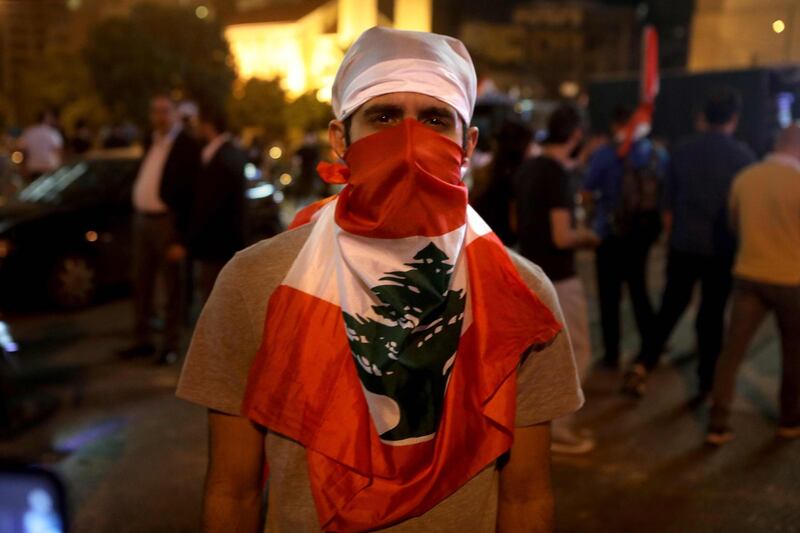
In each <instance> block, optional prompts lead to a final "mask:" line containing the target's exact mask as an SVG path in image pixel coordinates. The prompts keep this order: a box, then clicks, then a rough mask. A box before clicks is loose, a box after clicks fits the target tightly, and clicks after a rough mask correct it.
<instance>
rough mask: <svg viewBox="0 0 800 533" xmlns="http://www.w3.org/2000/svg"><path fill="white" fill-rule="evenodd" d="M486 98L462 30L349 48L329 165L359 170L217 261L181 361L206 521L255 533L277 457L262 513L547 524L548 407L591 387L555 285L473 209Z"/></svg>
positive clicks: (337, 171) (337, 93) (289, 525)
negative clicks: (200, 425) (203, 475)
mask: <svg viewBox="0 0 800 533" xmlns="http://www.w3.org/2000/svg"><path fill="white" fill-rule="evenodd" d="M475 94H476V76H475V70H474V67H473V65H472V61H471V59H470V57H469V55H468V53H467V51H466V49H465V48H464V46H463V44H462V43H461V42H460V41H458V40H456V39H453V38H450V37H445V36H441V35H436V34H429V33H420V32H405V31H398V30H391V29H386V28H372V29H370V30H368V31H367V32H365V33H364V34H363V35H362V36H361V37H360V38H359V39H358V40H357V41H356V42H355V43H354V44H353V46H351V48H350V49H349V50H348V53H347V54H346V56H345V58H344V60H343V62H342V65H341V66H340V68H339V71H338V73H337V76H336V80H335V82H334V85H333V109H334V114H335V116H336V120H334V121H332V122H331V123H330V127H329V139H330V142H331V146H332V147H333V149H334V150H335V151H336V153H337V154H339V155H340V156H341V157H342V158H343V160H344V161H345V163H346V166H345V165H340V164H337V165H330V164H328V165H321V166H320V172H321V174H322V175H323V177H324V178H325V179H326V180H328V181H329V182H339V183H342V182H346V183H347V185H346V187H345V188H344V189H343V190H342V192H341V193H340V194H339V195H338V196H337V197H335V198H334V199H332V200H329V201H327V202H326V203H321V204H318V205H316V206H314V208H313V209H312V211H309V212H305V213H303V215H304V220H308V221H309V222H308V223H306V224H303V225H300V226H297V227H296V229H294V230H292V231H289V232H286V233H283V234H281V235H278V236H277V237H275V238H273V239H270V240H268V241H264V242H262V243H260V244H257V245H255V246H253V247H251V248H249V249H247V250H246V251H244V252H241V253H239V254H238V255H237V256H236V257H235V258H234V259H233V261H231V262H230V263H229V264H228V265H227V266H226V267H225V269H223V271H222V273H221V274H220V277H219V279H218V280H217V284H216V286H215V287H214V290H213V292H212V294H211V298H210V299H209V302H208V304H207V305H206V307H205V309H204V311H203V314H202V316H201V317H200V321H199V323H198V326H197V330H196V332H195V337H194V339H193V340H192V345H191V348H190V350H189V354H188V356H187V360H186V363H185V365H184V370H183V374H182V376H181V381H180V383H179V386H178V395H179V396H180V397H182V398H185V399H187V400H190V401H193V402H196V403H199V404H201V405H204V406H206V407H208V408H209V425H210V455H209V457H210V460H209V469H208V474H207V480H206V491H205V506H204V523H205V530H206V531H208V532H216V531H230V530H231V529H235V530H236V531H260V530H261V528H262V526H261V524H260V518H259V517H260V512H261V502H262V489H263V473H264V457H265V453H266V459H267V461H268V463H269V478H268V482H269V505H268V513H267V516H266V525H265V526H263V527H264V528H265V529H264V530H265V531H323V530H324V531H367V530H369V531H374V530H388V531H395V532H400V531H457V530H465V531H467V530H468V531H487V532H489V531H492V532H494V531H501V532H510V531H552V529H553V495H552V490H551V486H550V475H549V445H550V437H549V421H550V420H553V419H555V418H559V417H562V416H565V415H567V414H569V413H570V412H572V411H574V410H576V409H577V408H578V407H579V406H580V404H581V403H582V394H581V392H580V388H579V384H578V380H577V376H576V372H575V366H574V361H573V358H572V355H571V353H570V349H569V342H568V339H567V338H566V336H565V335H559V334H558V331H559V330H560V326H559V324H558V322H556V320H555V319H556V318H560V310H559V308H558V303H557V300H556V297H555V295H554V293H553V290H552V286H551V285H550V283H549V281H548V280H547V279H546V278H545V277H544V275H543V274H542V273H541V271H540V270H538V269H537V268H536V267H533V266H532V265H531V264H530V263H528V262H527V261H525V260H523V259H521V258H519V257H517V256H511V259H510V258H509V254H508V253H507V252H506V250H505V249H504V248H503V247H502V245H501V244H500V243H499V241H498V240H497V238H496V237H495V236H494V235H493V234H492V233H490V232H489V233H487V231H490V230H488V228H487V227H486V226H485V224H484V223H483V222H482V221H480V219H479V218H478V217H477V215H476V214H475V213H474V211H471V210H469V209H468V206H467V191H466V187H465V186H464V184H463V183H462V182H461V170H462V166H463V165H464V164H465V163H466V161H467V158H468V157H469V155H470V154H471V153H472V151H473V149H474V147H475V143H476V141H477V136H478V132H477V129H475V128H467V124H469V121H470V119H471V115H472V110H473V107H474V102H475ZM523 280H524V281H523ZM467 295H469V305H468V306H467ZM537 295H538V296H537ZM539 298H541V299H542V300H539ZM265 317H266V318H265ZM531 348H533V350H534V351H533V352H532V353H530V356H528V357H525V358H522V357H521V355H522V354H523V353H527V352H530V350H531ZM445 390H446V394H445ZM512 438H513V446H512Z"/></svg>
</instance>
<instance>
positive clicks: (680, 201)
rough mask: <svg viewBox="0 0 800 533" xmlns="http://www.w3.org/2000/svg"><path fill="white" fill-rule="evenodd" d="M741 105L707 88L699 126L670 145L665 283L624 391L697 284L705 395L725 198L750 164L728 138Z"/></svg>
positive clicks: (729, 256)
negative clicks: (650, 330) (702, 126)
mask: <svg viewBox="0 0 800 533" xmlns="http://www.w3.org/2000/svg"><path fill="white" fill-rule="evenodd" d="M741 105H742V104H741V96H740V95H739V93H738V92H736V91H735V90H733V89H730V88H725V87H723V88H719V89H716V90H714V91H713V92H712V94H711V95H710V97H709V99H708V100H707V103H706V105H705V111H704V114H705V123H706V126H705V129H704V130H703V131H702V132H700V133H697V134H695V135H693V136H692V137H690V138H689V139H687V140H685V141H683V142H682V143H680V144H678V145H677V146H676V147H675V149H674V150H673V152H672V154H671V157H670V164H669V170H668V173H667V180H666V198H665V200H666V201H665V212H664V226H665V228H666V230H667V233H668V234H669V256H668V259H667V282H666V287H665V288H664V295H663V297H662V300H661V307H660V309H659V311H658V315H657V317H656V323H655V327H654V328H653V333H652V335H650V336H648V337H647V338H646V339H645V342H644V343H643V344H642V349H641V352H640V353H639V356H638V358H637V359H636V361H635V363H634V364H633V366H632V367H631V369H630V370H629V371H628V372H627V374H626V376H625V379H624V382H623V392H625V393H627V394H630V395H632V396H635V397H641V396H642V395H643V394H644V393H645V390H646V380H647V375H648V373H650V372H652V370H653V369H654V368H655V367H656V365H657V364H658V361H659V359H660V356H661V353H662V352H663V351H664V346H665V344H666V342H667V340H668V339H669V337H670V335H671V333H672V330H673V328H674V327H675V324H677V322H678V320H679V319H680V317H681V316H682V315H683V312H684V311H685V310H686V307H687V306H688V305H689V301H690V300H691V298H692V292H693V290H694V287H695V285H696V284H697V283H698V282H699V283H700V289H701V297H700V309H699V311H698V313H697V319H696V321H695V330H696V332H697V349H698V356H699V363H698V370H697V371H698V378H699V383H698V386H699V387H698V391H699V394H698V396H697V398H696V401H697V403H702V402H701V400H704V399H705V397H706V396H707V395H708V394H709V393H710V392H711V387H712V384H713V382H714V367H715V365H716V362H717V358H718V357H719V352H720V350H721V348H722V336H723V321H724V314H725V305H726V303H727V301H728V294H729V293H730V290H731V280H732V278H731V268H732V266H733V258H734V254H735V251H736V240H735V237H734V235H733V234H732V232H731V231H730V227H729V224H728V220H729V218H728V209H727V202H728V196H729V193H730V187H731V183H732V182H733V178H734V176H735V175H736V174H737V173H738V172H739V171H740V170H741V169H743V168H744V167H746V166H747V165H749V164H751V163H752V162H753V161H755V156H754V155H753V152H752V151H750V149H749V148H748V147H747V146H745V145H744V144H742V143H740V142H739V141H737V140H736V139H734V137H733V134H734V132H735V131H736V127H737V125H738V123H739V112H740V110H741Z"/></svg>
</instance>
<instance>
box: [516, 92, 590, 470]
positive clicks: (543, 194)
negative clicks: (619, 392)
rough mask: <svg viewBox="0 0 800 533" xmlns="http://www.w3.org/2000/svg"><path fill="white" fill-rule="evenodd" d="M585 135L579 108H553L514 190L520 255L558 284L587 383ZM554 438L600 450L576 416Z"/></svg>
mask: <svg viewBox="0 0 800 533" xmlns="http://www.w3.org/2000/svg"><path fill="white" fill-rule="evenodd" d="M582 137H583V131H582V128H581V117H580V114H579V113H578V111H577V110H576V109H575V108H574V107H573V106H569V105H564V106H561V107H559V108H557V109H556V110H555V111H553V113H552V114H551V115H550V117H549V119H548V122H547V138H546V139H545V142H544V144H543V150H542V155H541V156H539V157H535V158H533V159H530V160H528V161H527V162H525V163H523V164H522V166H521V167H520V169H519V171H518V172H517V174H516V176H515V184H516V187H515V189H516V190H515V191H514V198H515V200H516V215H517V216H516V219H517V226H518V228H517V229H518V231H517V235H518V236H519V245H520V253H521V254H522V255H523V256H524V257H525V258H527V259H530V260H531V261H533V262H534V263H535V264H537V265H539V266H540V267H541V268H542V269H543V270H544V273H545V274H546V275H547V277H549V278H550V280H551V281H552V282H553V284H554V286H555V289H556V294H557V295H558V300H559V302H560V303H561V307H562V309H563V311H564V318H565V320H566V326H567V329H568V331H569V338H570V341H571V343H572V349H573V351H574V353H575V362H576V363H577V366H578V374H579V376H580V378H581V381H583V380H585V379H586V374H587V372H588V370H589V365H590V364H591V359H592V347H591V341H590V335H589V310H588V305H587V302H586V294H585V292H584V289H583V283H582V282H581V280H580V278H578V275H577V273H576V271H575V250H576V249H579V248H589V247H593V246H596V245H597V244H598V243H599V238H598V237H597V235H596V234H595V233H594V232H592V231H590V230H587V229H586V228H583V227H579V228H575V224H574V220H573V218H574V217H573V213H574V209H575V192H576V191H575V190H574V188H573V187H572V184H571V180H570V176H569V174H568V173H567V168H568V167H569V165H570V164H571V160H570V155H571V154H572V153H573V151H574V150H575V148H576V147H577V146H578V145H579V144H580V142H581V139H582ZM552 438H553V445H552V449H553V451H556V452H561V453H572V454H580V453H586V452H589V451H591V450H592V449H593V448H594V441H593V440H592V439H590V438H585V437H581V436H579V435H578V434H577V433H576V432H575V430H574V429H573V427H572V420H571V419H570V418H566V419H561V420H558V421H556V422H555V423H554V424H553V436H552Z"/></svg>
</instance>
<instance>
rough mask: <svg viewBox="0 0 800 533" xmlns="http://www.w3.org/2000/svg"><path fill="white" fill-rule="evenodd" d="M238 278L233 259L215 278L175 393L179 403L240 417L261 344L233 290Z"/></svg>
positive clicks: (237, 289) (242, 301)
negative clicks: (185, 401) (180, 400)
mask: <svg viewBox="0 0 800 533" xmlns="http://www.w3.org/2000/svg"><path fill="white" fill-rule="evenodd" d="M238 275H239V274H237V266H236V259H234V260H233V261H232V262H231V263H228V265H226V267H225V268H224V269H223V270H222V272H221V273H220V275H219V277H218V278H217V282H216V284H215V285H214V289H213V290H212V292H211V295H210V297H209V299H208V302H207V303H206V305H205V307H204V308H203V312H202V313H201V315H200V319H199V320H198V322H197V326H196V328H195V332H194V335H193V337H192V342H191V344H190V346H189V351H188V353H187V355H186V361H185V362H184V365H183V371H182V372H181V377H180V381H179V382H178V389H177V396H178V397H179V398H182V399H184V400H188V401H190V402H193V403H197V404H200V405H203V406H205V407H208V408H209V409H214V410H217V411H222V412H223V413H227V414H231V415H239V414H240V413H241V404H242V398H243V397H244V391H245V387H246V386H247V374H248V372H249V369H250V363H251V361H252V359H253V357H254V356H255V353H256V351H257V350H258V346H259V342H260V339H259V338H257V336H256V334H255V330H254V328H253V324H252V321H251V317H250V315H249V312H248V307H247V305H246V304H245V300H244V298H243V296H242V294H241V290H240V288H239V286H238V285H237V284H236V280H237V277H238Z"/></svg>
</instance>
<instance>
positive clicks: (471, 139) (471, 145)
mask: <svg viewBox="0 0 800 533" xmlns="http://www.w3.org/2000/svg"><path fill="white" fill-rule="evenodd" d="M478 135H479V132H478V128H477V127H475V126H472V127H470V128H469V129H468V130H467V135H466V140H467V143H466V145H465V146H464V159H465V160H466V159H469V158H470V157H472V153H473V152H474V151H475V147H476V146H477V145H478Z"/></svg>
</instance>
